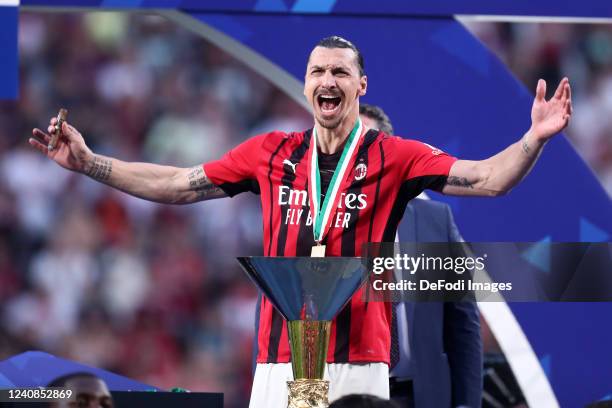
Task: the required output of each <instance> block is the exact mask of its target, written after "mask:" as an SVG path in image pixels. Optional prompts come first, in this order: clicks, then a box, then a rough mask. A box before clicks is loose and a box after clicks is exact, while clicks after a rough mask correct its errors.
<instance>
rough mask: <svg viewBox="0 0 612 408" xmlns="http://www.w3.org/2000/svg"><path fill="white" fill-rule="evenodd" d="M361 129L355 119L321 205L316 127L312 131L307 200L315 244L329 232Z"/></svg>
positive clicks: (359, 120)
mask: <svg viewBox="0 0 612 408" xmlns="http://www.w3.org/2000/svg"><path fill="white" fill-rule="evenodd" d="M362 129H363V127H362V125H361V119H359V118H357V122H355V126H354V127H353V130H352V131H351V133H350V135H349V137H348V139H347V141H346V143H345V145H344V150H343V151H342V155H341V156H340V160H339V161H338V164H337V165H336V170H334V175H333V176H332V179H331V181H330V182H329V186H328V187H327V192H326V193H325V200H323V204H322V205H321V203H320V201H321V173H320V172H319V158H318V152H317V129H316V127H315V128H314V129H313V130H312V140H311V143H310V150H311V155H310V179H309V181H308V187H309V192H308V193H309V194H308V195H309V198H310V210H311V211H312V219H313V224H312V231H313V234H314V240H315V242H316V243H317V244H320V243H321V242H322V241H323V238H324V237H325V234H326V233H327V231H328V230H329V226H328V225H327V224H328V222H329V220H330V218H331V215H332V212H333V209H334V208H335V206H336V205H337V204H336V203H337V198H338V193H339V191H340V185H341V184H342V180H344V175H345V174H346V170H347V169H348V167H349V163H350V162H351V158H352V157H353V154H354V153H355V150H356V148H357V145H358V144H359V139H360V136H361V131H362Z"/></svg>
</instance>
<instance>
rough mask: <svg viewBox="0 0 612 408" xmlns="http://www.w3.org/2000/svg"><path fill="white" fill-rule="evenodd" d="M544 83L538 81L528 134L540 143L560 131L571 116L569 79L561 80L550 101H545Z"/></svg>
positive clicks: (541, 80)
mask: <svg viewBox="0 0 612 408" xmlns="http://www.w3.org/2000/svg"><path fill="white" fill-rule="evenodd" d="M545 96H546V81H544V80H543V79H540V80H539V81H538V86H537V88H536V96H535V99H534V101H533V106H532V107H531V129H530V133H531V134H532V135H533V136H534V137H535V138H536V140H538V141H540V142H546V141H547V140H549V139H550V138H551V137H553V136H554V135H556V134H557V133H559V132H560V131H562V130H563V129H564V128H565V127H566V126H567V124H568V122H569V120H570V117H571V116H572V93H571V89H570V84H569V79H567V78H563V79H562V80H561V82H560V83H559V86H558V87H557V90H556V91H555V94H554V95H553V97H552V98H550V100H548V101H547V100H546V99H545Z"/></svg>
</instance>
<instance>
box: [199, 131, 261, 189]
mask: <svg viewBox="0 0 612 408" xmlns="http://www.w3.org/2000/svg"><path fill="white" fill-rule="evenodd" d="M265 137H266V135H265V134H263V135H259V136H254V137H252V138H250V139H248V140H247V141H245V142H243V143H241V144H239V145H238V146H236V147H235V148H233V149H232V150H230V151H229V152H227V153H225V155H223V157H221V158H220V159H219V160H215V161H211V162H208V163H205V164H203V167H204V172H205V173H206V177H208V179H209V180H210V181H212V182H213V184H215V185H216V186H218V187H219V188H221V189H222V190H223V191H224V192H225V193H226V194H227V195H228V196H230V197H233V196H235V195H236V194H239V193H242V192H245V191H251V192H253V193H255V194H259V191H260V190H259V183H258V181H257V163H258V160H259V158H260V157H261V146H262V143H263V140H264V139H265Z"/></svg>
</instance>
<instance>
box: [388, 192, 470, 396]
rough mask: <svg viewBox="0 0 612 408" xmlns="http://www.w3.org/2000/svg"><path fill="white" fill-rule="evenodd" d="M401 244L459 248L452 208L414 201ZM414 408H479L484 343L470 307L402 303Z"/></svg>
mask: <svg viewBox="0 0 612 408" xmlns="http://www.w3.org/2000/svg"><path fill="white" fill-rule="evenodd" d="M399 239H400V242H411V241H414V242H416V241H420V242H448V241H450V242H457V241H462V238H461V235H460V234H459V231H458V230H457V226H456V225H455V222H454V220H453V215H452V213H451V210H450V207H448V205H446V204H444V203H440V202H436V201H431V200H422V199H414V200H412V201H411V202H410V203H409V204H408V206H407V207H406V212H405V214H404V218H403V220H402V223H401V224H400V228H399ZM406 314H407V319H408V336H409V342H410V359H411V361H410V364H411V369H412V373H413V375H412V380H413V388H414V398H415V405H416V408H429V407H431V408H441V407H451V406H452V407H457V406H468V407H480V406H481V399H482V339H481V336H480V319H479V313H478V308H477V305H476V303H473V302H456V303H455V302H445V303H442V302H418V303H406Z"/></svg>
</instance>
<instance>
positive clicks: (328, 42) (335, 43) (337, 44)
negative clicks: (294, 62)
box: [315, 35, 365, 76]
mask: <svg viewBox="0 0 612 408" xmlns="http://www.w3.org/2000/svg"><path fill="white" fill-rule="evenodd" d="M316 47H324V48H349V49H351V50H353V52H354V53H355V57H356V59H357V67H359V76H364V75H365V68H364V65H363V55H361V51H359V49H358V48H357V47H356V46H355V44H353V43H352V42H350V41H349V40H347V39H345V38H342V37H339V36H337V35H332V36H331V37H325V38H324V39H322V40H321V41H319V42H318V43H317V45H315V48H316Z"/></svg>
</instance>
